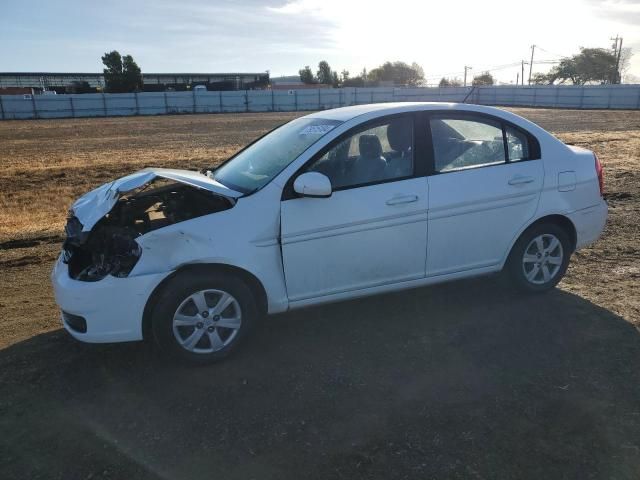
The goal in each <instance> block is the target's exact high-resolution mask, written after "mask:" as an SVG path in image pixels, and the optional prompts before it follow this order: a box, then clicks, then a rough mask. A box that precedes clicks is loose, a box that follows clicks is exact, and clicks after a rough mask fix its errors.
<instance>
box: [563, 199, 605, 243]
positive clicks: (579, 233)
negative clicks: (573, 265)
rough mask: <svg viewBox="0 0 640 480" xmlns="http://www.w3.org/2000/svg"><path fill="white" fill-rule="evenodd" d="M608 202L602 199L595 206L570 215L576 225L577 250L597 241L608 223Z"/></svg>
mask: <svg viewBox="0 0 640 480" xmlns="http://www.w3.org/2000/svg"><path fill="white" fill-rule="evenodd" d="M607 214H608V206H607V202H605V201H604V200H601V201H600V203H598V204H597V205H594V206H593V207H589V208H583V209H582V210H577V211H575V212H573V213H570V214H569V215H568V217H569V219H570V220H571V221H572V222H573V225H574V226H575V227H576V237H577V238H576V250H578V249H580V248H582V247H586V246H587V245H589V244H590V243H593V242H595V241H596V240H597V239H598V238H599V237H600V235H601V234H602V231H603V230H604V226H605V224H606V223H607Z"/></svg>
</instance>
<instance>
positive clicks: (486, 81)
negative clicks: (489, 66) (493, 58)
mask: <svg viewBox="0 0 640 480" xmlns="http://www.w3.org/2000/svg"><path fill="white" fill-rule="evenodd" d="M494 83H495V81H494V80H493V75H491V74H490V73H489V72H484V73H481V74H480V75H476V76H475V77H473V82H471V85H473V86H474V87H476V86H479V85H493V84H494Z"/></svg>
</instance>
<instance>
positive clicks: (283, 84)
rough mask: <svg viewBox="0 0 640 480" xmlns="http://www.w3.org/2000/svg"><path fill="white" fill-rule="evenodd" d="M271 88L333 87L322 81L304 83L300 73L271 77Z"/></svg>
mask: <svg viewBox="0 0 640 480" xmlns="http://www.w3.org/2000/svg"><path fill="white" fill-rule="evenodd" d="M271 88H272V89H273V90H302V89H305V88H331V85H325V84H322V83H303V82H302V81H301V80H300V75H286V76H282V77H272V78H271Z"/></svg>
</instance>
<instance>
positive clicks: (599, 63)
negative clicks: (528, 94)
mask: <svg viewBox="0 0 640 480" xmlns="http://www.w3.org/2000/svg"><path fill="white" fill-rule="evenodd" d="M616 62H617V57H616V55H615V54H614V53H613V52H611V51H609V50H606V49H604V48H581V49H580V53H578V54H576V55H573V56H571V57H565V58H563V59H562V60H560V63H559V64H558V65H556V66H555V67H553V68H552V69H551V70H550V71H549V73H547V74H546V75H545V76H544V77H543V76H537V77H536V81H539V82H543V83H547V84H549V85H552V84H563V83H568V82H569V83H572V84H574V85H584V84H586V83H612V82H615V81H616V78H617V73H616Z"/></svg>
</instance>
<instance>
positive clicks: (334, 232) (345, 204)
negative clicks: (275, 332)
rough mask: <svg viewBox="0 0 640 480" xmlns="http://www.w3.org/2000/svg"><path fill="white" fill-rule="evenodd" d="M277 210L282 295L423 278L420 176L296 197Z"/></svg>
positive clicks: (424, 187)
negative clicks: (284, 285) (284, 286)
mask: <svg viewBox="0 0 640 480" xmlns="http://www.w3.org/2000/svg"><path fill="white" fill-rule="evenodd" d="M281 208H282V220H281V221H282V253H283V260H284V271H285V277H286V282H287V291H288V294H289V300H290V301H297V300H304V299H308V298H314V297H321V296H324V295H330V294H334V293H339V292H345V291H351V290H358V289H362V288H367V287H373V286H378V285H384V284H389V283H396V282H402V281H406V280H414V279H417V278H423V277H424V276H425V260H426V250H425V248H424V245H425V244H426V241H427V238H426V237H427V181H426V178H424V177H423V178H411V179H408V180H400V181H397V182H389V183H383V184H378V185H371V186H368V187H362V188H356V189H352V190H342V191H338V192H334V193H333V195H332V196H331V197H330V198H327V199H316V198H296V199H292V200H287V201H284V202H282V207H281ZM354 266H357V268H354Z"/></svg>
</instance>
